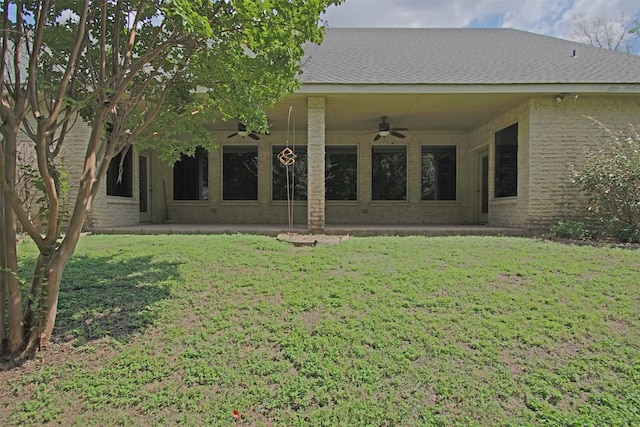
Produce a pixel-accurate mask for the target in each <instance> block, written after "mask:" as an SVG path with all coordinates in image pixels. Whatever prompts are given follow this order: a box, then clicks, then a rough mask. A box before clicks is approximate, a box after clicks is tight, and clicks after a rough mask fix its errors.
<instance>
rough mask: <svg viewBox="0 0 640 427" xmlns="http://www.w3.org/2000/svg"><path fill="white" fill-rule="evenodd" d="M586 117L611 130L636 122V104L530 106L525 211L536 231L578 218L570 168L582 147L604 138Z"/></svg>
mask: <svg viewBox="0 0 640 427" xmlns="http://www.w3.org/2000/svg"><path fill="white" fill-rule="evenodd" d="M588 117H592V118H594V119H596V120H599V121H600V122H602V123H603V124H604V125H605V126H607V127H608V128H610V129H613V130H616V129H622V128H624V127H626V126H627V124H629V123H634V124H636V123H639V122H640V100H638V99H637V98H632V97H622V96H621V97H607V98H605V97H602V96H589V95H580V97H579V98H578V99H577V100H576V101H574V100H573V99H571V97H565V98H564V100H563V101H562V102H560V103H557V102H555V100H554V99H549V98H548V97H547V98H544V99H534V100H532V101H531V143H530V144H531V147H530V149H531V155H530V176H531V186H530V200H531V201H530V209H529V216H528V218H527V225H529V226H531V227H534V228H536V227H541V226H545V225H548V224H550V223H553V222H555V221H558V220H560V219H566V218H573V217H576V216H577V217H580V216H581V215H582V214H583V213H584V204H583V203H582V202H583V201H584V197H580V195H579V194H578V189H577V188H576V187H575V186H573V185H572V184H571V183H570V179H571V171H572V169H573V168H578V169H579V168H580V166H581V165H582V164H583V162H584V159H585V149H586V148H587V147H592V148H596V147H599V146H601V145H602V143H603V141H604V138H603V137H602V134H601V132H600V130H599V129H598V127H597V125H595V124H594V123H593V122H592V121H591V120H589V118H588Z"/></svg>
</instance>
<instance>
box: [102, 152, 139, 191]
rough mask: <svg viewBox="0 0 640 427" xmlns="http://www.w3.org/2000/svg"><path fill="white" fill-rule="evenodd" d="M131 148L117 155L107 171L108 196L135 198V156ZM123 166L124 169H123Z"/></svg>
mask: <svg viewBox="0 0 640 427" xmlns="http://www.w3.org/2000/svg"><path fill="white" fill-rule="evenodd" d="M132 151H133V150H132V149H131V148H129V149H128V150H127V151H126V153H124V162H122V156H123V153H122V152H121V153H118V154H116V155H115V156H114V157H113V159H111V163H109V169H107V196H120V197H133V154H132ZM121 166H122V168H121Z"/></svg>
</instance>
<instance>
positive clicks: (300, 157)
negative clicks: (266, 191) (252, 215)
mask: <svg viewBox="0 0 640 427" xmlns="http://www.w3.org/2000/svg"><path fill="white" fill-rule="evenodd" d="M286 147H287V146H286V145H272V146H271V196H270V198H271V201H272V202H283V201H284V202H286V201H287V189H286V169H285V168H286V166H285V165H283V164H282V163H281V162H280V160H279V158H278V155H279V154H280V153H281V152H282V150H284V149H285V148H286ZM289 148H290V149H291V150H293V152H294V154H296V156H297V157H296V158H295V162H294V163H293V171H294V172H293V173H294V178H296V179H295V181H294V192H293V197H294V200H293V201H294V202H306V201H307V200H308V198H309V193H308V191H309V190H308V183H309V179H308V178H309V175H308V174H309V168H308V159H309V157H308V153H309V152H308V147H307V146H306V145H296V146H292V147H289ZM276 168H277V169H276ZM299 168H303V172H300V171H299V170H298V169H299ZM276 170H280V171H283V172H281V173H280V175H281V176H280V178H281V181H282V183H280V182H276ZM281 185H282V186H284V187H282V186H281ZM276 188H278V189H279V190H278V193H276ZM276 196H278V197H280V198H276Z"/></svg>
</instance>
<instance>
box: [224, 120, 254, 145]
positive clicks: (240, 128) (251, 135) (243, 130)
mask: <svg viewBox="0 0 640 427" xmlns="http://www.w3.org/2000/svg"><path fill="white" fill-rule="evenodd" d="M236 135H238V136H241V137H243V138H244V137H245V136H248V137H249V138H251V139H255V140H256V141H257V140H259V139H260V137H259V136H258V135H256V134H255V133H253V132H249V131H247V126H246V125H245V124H244V123H238V130H237V131H236V132H234V133H232V134H231V135H229V136H228V137H227V138H233V137H234V136H236Z"/></svg>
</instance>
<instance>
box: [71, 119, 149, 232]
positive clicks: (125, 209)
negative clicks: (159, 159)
mask: <svg viewBox="0 0 640 427" xmlns="http://www.w3.org/2000/svg"><path fill="white" fill-rule="evenodd" d="M90 133H91V128H90V127H89V126H87V125H86V124H84V123H81V122H79V123H76V125H75V127H74V129H73V131H72V132H70V133H69V135H68V136H67V137H66V138H65V143H64V145H63V150H62V153H61V155H60V156H61V159H62V163H63V165H64V168H65V170H66V171H67V177H68V180H69V195H68V198H67V200H66V201H65V209H67V211H68V212H69V213H70V212H71V211H72V209H73V203H74V202H75V199H76V197H77V193H78V188H79V186H80V178H81V175H82V169H83V167H84V154H85V153H86V151H87V143H88V141H89V137H90ZM133 154H134V156H133V177H134V179H133V185H134V187H133V197H131V198H125V197H109V196H107V189H106V187H107V186H106V183H105V182H104V181H103V182H102V183H101V184H100V189H99V193H98V196H97V197H96V198H95V200H94V202H93V205H92V206H91V212H90V213H89V217H88V218H87V221H86V223H85V229H87V230H91V229H93V228H95V227H106V226H117V225H128V224H137V223H138V222H139V213H138V197H139V196H138V187H137V184H138V179H137V176H138V157H137V153H136V152H135V151H134V153H133Z"/></svg>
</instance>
